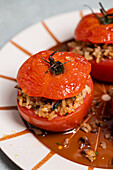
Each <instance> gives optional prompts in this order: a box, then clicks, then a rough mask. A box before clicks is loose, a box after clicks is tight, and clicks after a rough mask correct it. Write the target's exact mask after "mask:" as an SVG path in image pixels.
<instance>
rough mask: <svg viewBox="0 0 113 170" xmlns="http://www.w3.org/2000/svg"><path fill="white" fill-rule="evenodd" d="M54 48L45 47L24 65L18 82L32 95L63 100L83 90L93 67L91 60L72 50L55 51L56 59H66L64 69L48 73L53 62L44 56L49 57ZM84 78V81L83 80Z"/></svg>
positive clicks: (19, 72)
mask: <svg viewBox="0 0 113 170" xmlns="http://www.w3.org/2000/svg"><path fill="white" fill-rule="evenodd" d="M52 53H53V51H49V50H46V51H41V52H39V53H37V54H35V55H33V56H31V57H30V58H29V59H28V60H26V61H25V62H24V63H23V65H22V66H21V67H20V69H19V71H18V74H17V82H18V84H19V86H20V87H21V89H22V90H23V91H24V92H25V93H26V94H28V95H29V96H38V97H45V98H49V99H55V100H60V99H61V100H62V99H65V98H70V97H73V96H75V95H77V94H79V93H80V92H81V91H82V90H83V88H84V86H85V84H86V81H87V78H88V76H89V73H90V71H91V65H90V63H89V62H88V61H87V60H86V59H85V58H84V57H82V56H80V55H78V54H75V53H72V52H57V53H55V54H54V55H53V58H54V59H55V61H60V62H61V63H64V62H66V61H69V60H71V61H70V62H68V63H66V64H64V68H65V70H64V73H63V74H59V75H57V76H54V75H53V74H52V73H51V71H49V72H48V73H46V71H47V70H48V69H49V67H50V65H49V64H48V63H46V62H45V61H43V59H42V58H41V57H43V58H44V59H45V60H48V58H49V56H50V55H51V54H52ZM81 82H82V83H81Z"/></svg>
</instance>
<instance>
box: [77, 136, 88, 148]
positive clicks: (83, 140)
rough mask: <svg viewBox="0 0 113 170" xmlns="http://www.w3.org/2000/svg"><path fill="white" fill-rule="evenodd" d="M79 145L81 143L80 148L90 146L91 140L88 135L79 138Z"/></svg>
mask: <svg viewBox="0 0 113 170" xmlns="http://www.w3.org/2000/svg"><path fill="white" fill-rule="evenodd" d="M79 145H80V149H82V148H84V147H86V146H87V147H90V142H89V139H88V137H87V136H82V137H81V138H80V139H79Z"/></svg>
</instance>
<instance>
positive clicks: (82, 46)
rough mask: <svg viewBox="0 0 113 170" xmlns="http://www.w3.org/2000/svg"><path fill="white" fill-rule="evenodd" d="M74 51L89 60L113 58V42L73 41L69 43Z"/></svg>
mask: <svg viewBox="0 0 113 170" xmlns="http://www.w3.org/2000/svg"><path fill="white" fill-rule="evenodd" d="M68 46H69V48H70V49H72V50H71V51H72V52H75V53H77V54H80V55H82V56H84V57H85V58H86V59H87V60H92V59H93V58H95V59H96V62H97V63H99V61H100V60H104V59H105V58H109V59H113V45H112V44H92V43H90V42H82V41H72V42H69V43H68Z"/></svg>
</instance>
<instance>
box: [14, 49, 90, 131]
mask: <svg viewBox="0 0 113 170" xmlns="http://www.w3.org/2000/svg"><path fill="white" fill-rule="evenodd" d="M90 71H91V66H90V64H89V63H88V61H87V60H86V59H85V58H83V57H82V56H80V55H78V54H75V53H72V52H53V51H48V50H47V51H42V52H39V53H37V54H35V55H33V56H31V57H30V58H29V59H28V60H27V61H25V63H24V64H23V65H22V66H21V67H20V69H19V71H18V75H17V82H18V86H17V88H18V94H17V106H18V109H19V112H20V114H21V116H22V117H23V118H24V119H25V120H26V121H27V122H29V123H30V124H32V125H34V126H36V127H39V128H42V129H45V130H48V131H55V132H61V131H67V130H70V129H72V128H74V127H76V126H77V125H78V124H79V123H80V122H81V121H82V119H83V118H84V116H85V115H86V114H87V113H88V110H89V108H90V105H91V102H92V99H93V82H92V80H91V77H90V76H89V73H90Z"/></svg>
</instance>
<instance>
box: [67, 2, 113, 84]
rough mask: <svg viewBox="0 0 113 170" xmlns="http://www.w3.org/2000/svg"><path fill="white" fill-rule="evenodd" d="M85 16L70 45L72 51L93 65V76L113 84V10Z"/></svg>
mask: <svg viewBox="0 0 113 170" xmlns="http://www.w3.org/2000/svg"><path fill="white" fill-rule="evenodd" d="M100 6H101V9H100V11H101V13H94V12H93V11H92V14H89V15H86V16H84V17H83V18H82V19H81V21H80V22H79V24H78V25H77V27H76V29H75V32H74V38H75V41H74V42H71V43H69V47H70V49H71V51H73V52H75V53H78V54H80V55H82V56H84V57H85V58H86V59H87V60H88V61H89V62H90V63H91V65H92V70H91V75H92V77H93V78H95V79H97V80H100V81H103V82H113V8H112V9H109V10H108V11H105V9H104V8H103V6H102V4H101V3H100Z"/></svg>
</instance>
